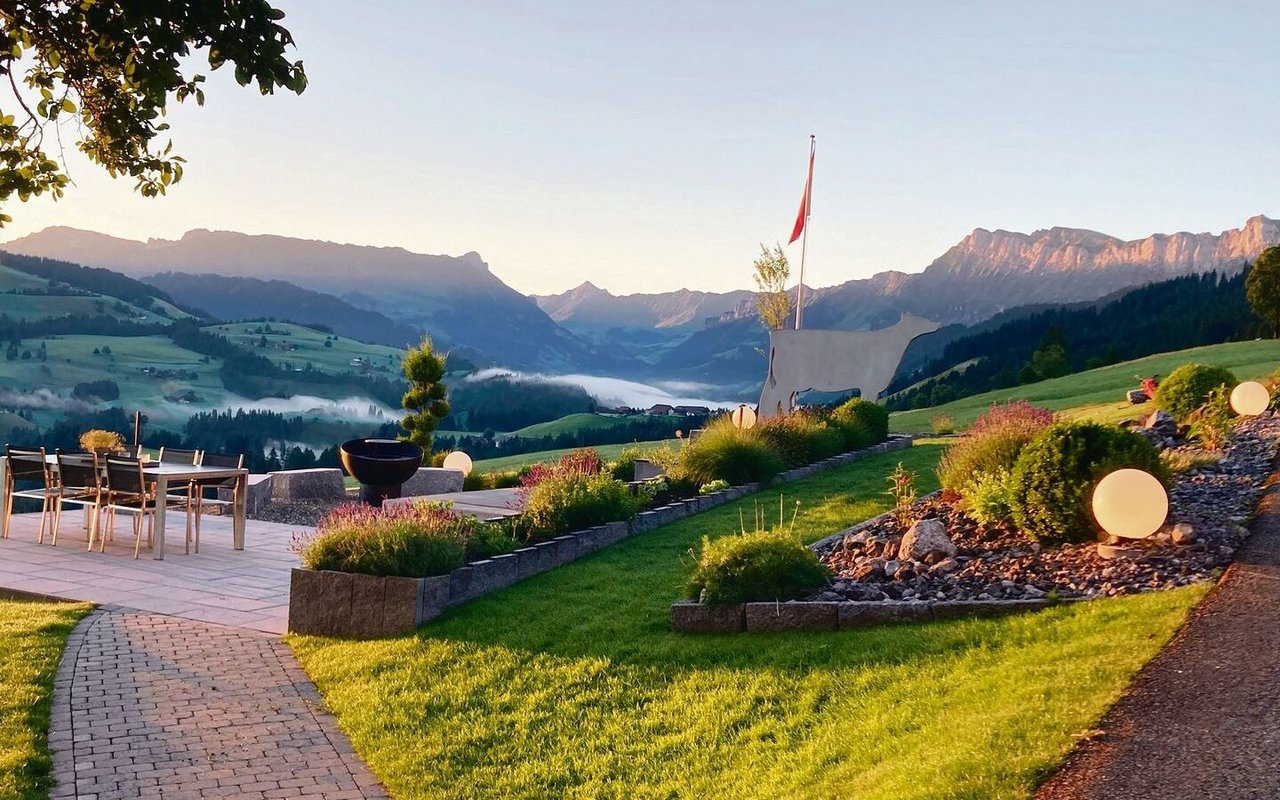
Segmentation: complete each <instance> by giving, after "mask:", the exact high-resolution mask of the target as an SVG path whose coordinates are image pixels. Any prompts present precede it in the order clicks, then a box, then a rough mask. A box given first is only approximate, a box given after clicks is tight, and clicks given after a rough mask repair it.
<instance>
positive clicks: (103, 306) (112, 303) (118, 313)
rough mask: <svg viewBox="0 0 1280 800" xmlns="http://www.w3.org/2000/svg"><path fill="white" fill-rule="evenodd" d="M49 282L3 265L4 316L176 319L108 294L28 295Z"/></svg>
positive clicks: (0, 296)
mask: <svg viewBox="0 0 1280 800" xmlns="http://www.w3.org/2000/svg"><path fill="white" fill-rule="evenodd" d="M47 289H49V282H48V281H47V280H45V279H44V278H41V277H38V276H35V275H28V274H26V273H25V272H19V271H17V270H15V269H11V268H9V267H2V266H0V315H3V316H7V317H9V318H10V319H12V320H14V321H15V322H34V321H36V320H41V319H49V318H56V317H75V316H82V317H96V316H106V317H111V318H112V319H118V320H127V321H131V322H138V323H142V324H146V325H168V324H169V323H170V322H172V320H171V319H168V318H167V317H163V316H160V315H159V314H157V313H156V312H155V311H151V310H148V309H144V308H141V307H140V306H136V305H133V304H131V303H125V302H123V301H121V300H119V299H117V298H115V297H110V296H107V295H78V294H75V295H64V294H25V293H24V292H26V291H45V290H47ZM157 305H158V306H159V307H160V308H163V309H164V310H165V311H166V312H168V313H170V314H171V315H172V316H175V317H185V316H188V315H187V314H186V313H184V312H182V311H179V310H178V309H177V308H176V307H174V306H172V305H170V304H168V303H165V302H163V301H157Z"/></svg>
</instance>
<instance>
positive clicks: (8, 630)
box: [0, 599, 89, 800]
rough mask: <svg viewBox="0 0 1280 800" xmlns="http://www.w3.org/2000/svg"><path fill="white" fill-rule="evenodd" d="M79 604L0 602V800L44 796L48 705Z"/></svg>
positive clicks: (29, 799) (84, 610)
mask: <svg viewBox="0 0 1280 800" xmlns="http://www.w3.org/2000/svg"><path fill="white" fill-rule="evenodd" d="M88 612H89V606H87V605H84V604H79V603H45V602H29V601H19V600H3V599H0V665H3V669H0V797H4V798H14V800H36V798H45V797H48V790H49V785H50V775H49V766H50V762H49V746H48V727H49V702H50V698H51V697H52V695H53V676H54V673H55V672H56V671H57V669H58V659H59V658H60V657H61V655H62V646H63V644H64V643H65V642H66V640H67V635H68V634H69V633H71V629H72V628H73V627H75V624H76V621H77V620H79V619H80V618H81V617H82V616H84V615H85V614H87V613H88Z"/></svg>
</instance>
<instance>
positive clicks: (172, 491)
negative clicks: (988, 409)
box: [156, 447, 200, 553]
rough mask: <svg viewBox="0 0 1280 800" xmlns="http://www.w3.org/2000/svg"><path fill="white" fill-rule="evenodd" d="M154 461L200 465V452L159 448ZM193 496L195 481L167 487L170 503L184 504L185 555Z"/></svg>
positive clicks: (188, 551) (187, 550)
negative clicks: (185, 524) (185, 525)
mask: <svg viewBox="0 0 1280 800" xmlns="http://www.w3.org/2000/svg"><path fill="white" fill-rule="evenodd" d="M156 459H157V460H158V461H159V462H160V463H161V464H191V465H196V464H199V463H200V451H199V450H181V449H179V448H176V447H161V448H160V452H159V454H158V455H157V456H156ZM195 494H196V485H195V481H191V482H189V483H187V485H185V486H182V485H174V484H170V485H169V491H168V495H169V500H170V503H171V504H172V502H173V501H175V500H181V501H182V502H183V503H184V504H186V510H187V539H186V549H185V551H184V552H186V553H190V552H191V524H192V523H191V517H192V504H193V503H194V502H195ZM196 552H197V553H199V552H200V548H199V547H198V546H197V547H196Z"/></svg>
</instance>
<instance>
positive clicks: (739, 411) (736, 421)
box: [729, 405, 756, 431]
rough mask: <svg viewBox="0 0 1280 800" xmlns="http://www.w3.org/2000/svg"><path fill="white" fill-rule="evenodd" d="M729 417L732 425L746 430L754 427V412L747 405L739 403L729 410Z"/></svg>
mask: <svg viewBox="0 0 1280 800" xmlns="http://www.w3.org/2000/svg"><path fill="white" fill-rule="evenodd" d="M729 419H731V420H733V427H735V428H741V429H742V430H744V431H745V430H747V429H748V428H754V427H755V425H756V412H755V411H754V410H752V409H751V408H750V407H749V406H745V405H740V406H738V407H737V408H735V409H734V410H733V411H730V412H729Z"/></svg>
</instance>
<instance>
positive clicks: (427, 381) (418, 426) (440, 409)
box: [400, 337, 449, 452]
mask: <svg viewBox="0 0 1280 800" xmlns="http://www.w3.org/2000/svg"><path fill="white" fill-rule="evenodd" d="M403 364H404V377H405V378H406V379H407V380H408V381H409V391H407V392H405V393H404V398H403V399H402V400H401V401H400V404H401V405H403V406H404V408H405V410H406V411H407V412H408V413H407V414H405V415H404V419H403V420H402V421H401V423H400V425H401V426H402V427H403V428H404V429H405V431H406V432H407V433H408V437H407V438H408V439H409V441H411V442H413V443H414V444H416V445H418V446H419V447H421V448H422V449H424V450H426V451H427V452H430V451H431V434H432V432H433V431H435V429H436V426H437V425H439V424H440V420H442V419H444V418H445V417H446V416H448V415H449V402H448V401H447V400H445V386H444V357H443V356H438V355H436V354H435V352H434V350H433V349H432V347H431V338H430V337H424V338H423V340H422V343H421V344H419V345H418V346H417V347H413V348H410V349H409V352H408V353H407V354H405V357H404V362H403Z"/></svg>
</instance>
